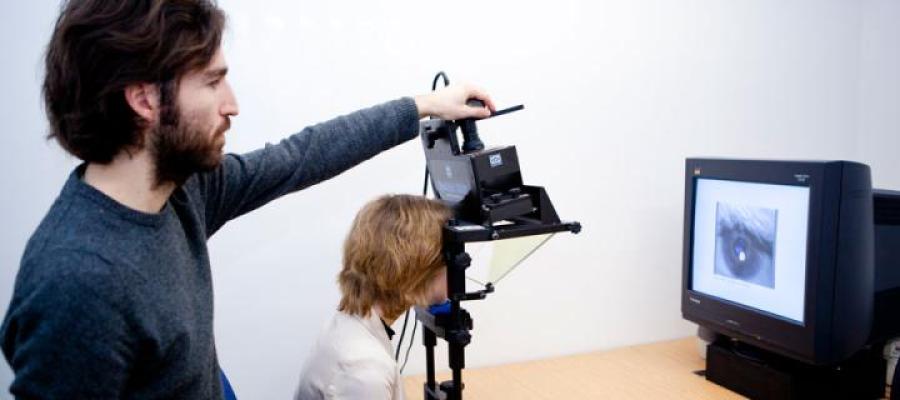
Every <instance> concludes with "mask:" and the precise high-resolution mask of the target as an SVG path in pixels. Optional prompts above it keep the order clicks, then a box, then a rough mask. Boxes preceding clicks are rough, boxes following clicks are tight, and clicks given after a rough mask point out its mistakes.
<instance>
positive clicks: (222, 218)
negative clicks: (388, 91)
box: [0, 98, 418, 399]
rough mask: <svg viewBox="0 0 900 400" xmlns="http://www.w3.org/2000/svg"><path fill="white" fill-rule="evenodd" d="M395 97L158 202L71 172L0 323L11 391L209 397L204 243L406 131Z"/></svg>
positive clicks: (230, 163) (229, 161)
mask: <svg viewBox="0 0 900 400" xmlns="http://www.w3.org/2000/svg"><path fill="white" fill-rule="evenodd" d="M417 122H418V117H417V110H416V106H415V103H414V102H413V101H412V99H409V98H404V99H400V100H395V101H392V102H389V103H386V104H383V105H380V106H376V107H372V108H369V109H366V110H362V111H357V112H355V113H353V114H350V115H347V116H343V117H339V118H336V119H334V120H331V121H328V122H325V123H322V124H318V125H315V126H311V127H308V128H306V129H304V130H303V131H301V132H300V133H297V134H295V135H293V136H290V137H289V138H287V139H285V140H283V141H281V142H280V143H279V144H277V145H267V146H266V147H265V148H263V149H260V150H257V151H254V152H252V153H249V154H244V155H232V154H229V155H227V156H226V157H225V158H224V161H223V163H222V165H221V166H220V167H219V168H217V169H216V170H214V171H212V172H209V173H204V174H197V175H195V176H192V177H191V178H190V179H189V180H188V181H187V182H186V183H185V184H184V185H182V186H181V187H180V188H178V189H177V190H176V191H175V192H174V193H173V194H172V196H171V197H170V198H169V200H168V202H167V203H166V205H165V206H164V208H163V210H162V211H161V212H159V213H157V214H147V213H142V212H138V211H136V210H133V209H130V208H127V207H125V206H123V205H121V204H119V203H117V202H116V201H115V200H113V199H111V198H109V197H107V196H106V195H104V194H103V193H101V192H99V191H97V190H96V189H94V188H92V187H91V186H88V185H87V184H85V183H84V182H83V181H82V180H81V175H82V172H83V166H82V167H79V168H77V169H76V170H75V171H73V172H72V175H71V176H70V177H69V179H68V181H67V182H66V184H65V186H64V187H63V189H62V192H61V193H60V195H59V197H58V198H57V199H56V201H55V202H54V203H53V205H52V207H51V208H50V211H49V212H48V213H47V215H46V216H45V217H44V219H43V221H42V222H41V224H40V225H39V226H38V228H37V230H36V231H35V232H34V234H33V235H32V237H31V239H30V240H29V242H28V245H27V247H26V248H25V253H24V255H23V257H22V262H21V265H20V268H19V272H18V276H17V277H16V286H15V292H14V294H13V298H12V301H11V303H10V305H9V310H8V311H7V314H6V317H5V318H4V320H3V326H2V331H0V340H2V347H3V354H4V355H5V356H6V359H7V361H8V362H9V364H10V365H11V366H12V369H13V371H14V372H15V379H14V381H13V383H12V386H11V387H10V392H12V393H13V394H14V395H16V396H18V397H23V398H40V399H51V398H52V399H82V398H83V399H112V398H140V399H172V398H184V399H221V398H222V386H221V383H220V380H219V366H218V363H217V361H216V348H215V340H214V338H213V292H212V283H211V279H210V265H209V254H208V250H207V247H206V241H207V239H209V237H210V236H212V235H213V234H214V233H215V232H216V231H217V230H219V228H221V227H222V225H224V224H225V223H226V222H228V221H230V220H232V219H234V218H236V217H238V216H240V215H242V214H244V213H247V212H249V211H252V210H254V209H256V208H257V207H260V206H262V205H264V204H266V203H268V202H269V201H271V200H273V199H276V198H278V197H279V196H282V195H284V194H287V193H291V192H294V191H297V190H300V189H303V188H305V187H307V186H310V185H313V184H316V183H318V182H321V181H323V180H326V179H329V178H331V177H333V176H335V175H337V174H339V173H341V172H342V171H344V170H346V169H348V168H350V167H352V166H354V165H356V164H358V163H360V162H362V161H364V160H366V159H368V158H370V157H372V156H374V155H376V154H378V153H379V152H381V151H383V150H385V149H388V148H391V147H393V146H395V145H397V144H399V143H402V142H404V141H406V140H409V139H411V138H413V137H414V136H415V135H416V132H417V129H418V125H417Z"/></svg>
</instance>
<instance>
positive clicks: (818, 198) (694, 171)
mask: <svg viewBox="0 0 900 400" xmlns="http://www.w3.org/2000/svg"><path fill="white" fill-rule="evenodd" d="M825 167H826V165H825V163H822V162H797V161H765V160H724V159H688V160H687V163H686V172H685V222H684V238H685V240H683V243H684V249H683V274H682V277H683V281H682V289H683V290H682V313H683V314H684V317H685V318H687V319H689V320H692V321H694V322H696V323H698V324H700V325H703V326H706V327H708V328H710V329H713V330H715V331H718V332H720V333H723V334H726V335H728V336H732V337H735V338H737V339H741V340H744V341H748V342H751V343H753V344H756V345H758V346H760V347H763V348H767V349H769V350H772V351H777V352H779V353H781V354H784V355H787V356H790V357H793V358H797V359H800V360H805V361H814V359H815V349H816V338H817V334H820V333H822V331H823V330H824V329H827V327H826V326H825V324H823V322H825V321H824V320H823V318H821V317H820V318H817V312H818V313H819V314H820V315H828V313H830V310H824V309H823V308H827V305H828V304H831V298H830V296H831V293H832V291H831V290H820V289H825V288H820V286H821V285H822V284H823V283H826V284H827V282H830V281H832V280H833V277H832V278H831V279H828V277H825V276H821V275H822V274H829V275H833V265H834V259H833V257H829V256H828V255H827V254H822V249H823V243H824V242H828V241H833V240H834V239H835V238H834V237H833V236H834V235H833V234H828V233H826V234H824V236H823V232H831V233H833V232H834V231H835V229H830V230H827V229H823V227H824V226H823V224H832V223H833V221H835V218H836V215H837V212H838V204H839V203H838V202H837V201H836V197H839V196H840V192H839V190H837V191H835V188H834V187H829V186H828V185H826V182H827V181H828V179H827V177H826V173H827V172H828V171H826V168H825ZM838 178H839V177H838ZM698 179H717V180H727V181H737V182H750V183H763V184H775V185H788V186H802V187H808V188H809V217H808V220H807V243H806V246H807V247H806V281H805V295H804V296H805V300H804V307H803V323H798V321H794V320H791V319H789V318H785V317H783V316H779V315H777V314H773V313H771V312H767V311H764V310H759V309H756V308H752V307H749V306H746V305H742V304H740V303H736V302H733V301H730V300H726V299H723V298H720V297H716V296H713V295H709V294H705V293H703V292H700V291H697V290H693V287H692V284H693V271H692V264H693V248H694V237H693V227H694V201H695V198H696V192H697V191H696V183H697V180H698ZM832 186H834V185H832ZM838 186H839V185H838ZM837 189H839V187H838V188H837ZM826 247H829V246H826ZM832 248H833V246H832ZM829 264H830V265H831V266H832V268H823V266H827V265H829ZM814 266H817V267H814Z"/></svg>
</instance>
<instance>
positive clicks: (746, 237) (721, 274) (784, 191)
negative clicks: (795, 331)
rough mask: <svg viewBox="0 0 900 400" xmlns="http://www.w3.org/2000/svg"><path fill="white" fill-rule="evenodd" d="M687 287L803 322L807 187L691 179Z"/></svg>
mask: <svg viewBox="0 0 900 400" xmlns="http://www.w3.org/2000/svg"><path fill="white" fill-rule="evenodd" d="M695 188H696V191H695V198H694V222H693V235H694V237H693V249H692V252H693V254H692V260H693V262H692V265H691V286H692V289H693V290H695V291H698V292H701V293H704V294H706V295H709V296H714V297H717V298H720V299H723V300H727V301H730V302H733V303H736V304H739V305H741V306H744V307H749V308H752V309H754V310H758V311H762V312H765V313H769V314H773V315H776V316H779V317H782V318H784V319H787V320H788V321H790V322H793V323H796V324H800V325H802V324H803V323H804V320H803V310H804V298H805V297H804V296H805V293H804V292H805V287H806V247H807V246H806V241H807V231H808V218H809V187H808V186H795V185H777V184H763V183H753V182H742V181H730V180H719V179H704V178H698V179H697V180H696V186H695Z"/></svg>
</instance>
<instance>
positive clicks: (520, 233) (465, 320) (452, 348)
mask: <svg viewBox="0 0 900 400" xmlns="http://www.w3.org/2000/svg"><path fill="white" fill-rule="evenodd" d="M538 189H540V190H541V191H543V189H542V188H538ZM551 207H552V206H551ZM563 231H569V232H572V233H578V232H579V231H581V225H580V224H579V223H577V222H572V223H560V222H556V223H549V224H543V223H541V222H539V221H529V220H525V219H521V220H519V221H518V222H516V223H515V224H513V225H503V226H500V227H492V228H487V227H484V226H481V225H472V224H465V223H461V222H459V221H457V220H451V221H450V223H448V224H447V225H446V226H445V227H444V249H443V251H444V259H445V260H446V262H447V295H448V298H449V299H450V300H449V303H445V305H443V306H439V307H435V306H433V307H430V308H425V307H417V308H416V318H417V319H418V320H419V321H421V322H422V326H423V329H422V341H423V343H424V345H425V359H426V368H427V371H426V382H425V399H428V400H462V391H463V388H464V386H463V383H462V370H463V368H465V364H466V363H465V347H466V346H467V345H468V344H469V343H470V342H471V340H472V335H471V333H469V331H470V330H472V317H471V316H470V315H469V312H468V311H466V310H465V309H463V308H462V307H461V306H460V303H461V302H463V301H467V300H480V299H484V298H485V297H486V296H487V294H488V293H491V292H493V291H494V288H493V286H492V285H491V284H490V283H488V284H487V286H486V287H485V289H484V290H480V291H475V292H471V293H467V292H466V278H465V271H466V269H467V268H468V267H469V265H470V264H471V261H472V260H471V258H470V257H469V254H468V253H466V252H465V244H466V243H470V242H481V241H488V240H503V239H511V238H516V237H524V236H531V235H540V234H546V233H554V232H563ZM438 337H440V338H442V339H444V340H446V341H447V346H448V351H449V364H450V369H451V371H452V374H453V377H452V380H449V381H445V382H441V383H440V384H437V382H436V381H435V371H434V347H435V345H437V338H438Z"/></svg>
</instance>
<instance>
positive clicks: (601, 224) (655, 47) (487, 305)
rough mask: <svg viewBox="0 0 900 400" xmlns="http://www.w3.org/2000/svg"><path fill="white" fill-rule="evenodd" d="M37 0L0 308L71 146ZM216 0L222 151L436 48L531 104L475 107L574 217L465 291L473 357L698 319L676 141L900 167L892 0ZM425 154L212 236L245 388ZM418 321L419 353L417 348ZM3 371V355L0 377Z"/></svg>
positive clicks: (426, 60)
mask: <svg viewBox="0 0 900 400" xmlns="http://www.w3.org/2000/svg"><path fill="white" fill-rule="evenodd" d="M46 3H47V2H46V1H45V2H43V4H39V2H17V3H15V4H14V5H11V6H10V7H7V8H6V9H5V10H4V13H3V15H2V16H0V40H2V42H0V43H2V48H0V49H2V54H4V62H3V63H2V66H0V72H2V73H0V88H3V90H2V92H0V113H2V114H0V116H2V117H3V119H2V120H3V121H4V122H7V123H6V124H5V129H6V131H7V132H6V133H5V134H3V135H0V146H2V148H4V149H8V150H9V151H7V156H6V157H4V158H2V159H0V167H2V169H3V170H4V171H7V172H6V173H5V174H4V175H3V177H2V178H0V179H2V184H3V186H4V187H6V188H7V190H5V192H6V194H5V195H4V196H3V197H2V198H0V206H2V209H3V210H4V211H3V222H4V225H5V226H4V229H3V230H2V235H3V236H2V239H3V240H2V241H0V299H4V300H2V301H0V307H2V308H0V310H5V308H6V305H7V304H6V301H7V300H5V299H8V298H9V297H10V296H11V292H12V284H13V280H14V276H15V272H16V270H17V265H18V259H19V257H20V255H21V251H22V248H23V246H24V243H25V241H26V240H27V237H28V235H29V234H30V233H31V231H32V230H33V229H34V227H35V226H36V225H37V223H38V221H39V220H40V218H41V217H42V215H43V213H44V212H45V211H46V209H47V207H48V206H49V204H50V202H51V201H52V199H53V197H54V196H55V194H56V193H57V192H58V190H59V188H60V185H61V182H62V181H63V180H64V179H65V177H66V175H67V174H68V171H69V170H70V168H71V167H72V165H74V161H73V160H71V159H69V158H67V157H66V156H64V155H63V154H62V151H61V150H59V149H58V148H57V147H56V146H55V145H54V144H53V143H48V142H45V141H44V140H43V139H42V137H43V134H44V132H45V131H46V129H45V125H46V122H45V120H44V118H43V116H42V112H41V108H40V101H39V90H38V89H39V82H40V79H41V76H42V75H41V74H42V73H41V71H40V55H41V51H42V48H43V46H44V45H45V43H46V41H47V38H48V37H49V33H50V29H51V26H52V22H53V18H54V16H55V12H56V5H55V4H52V2H51V4H46ZM220 5H221V6H222V7H223V8H224V9H225V10H226V12H227V13H228V14H229V17H230V31H229V33H228V34H227V37H226V42H225V49H226V56H227V58H228V59H229V62H230V64H231V67H232V71H233V73H232V75H231V77H230V79H231V81H232V84H233V86H234V88H235V90H236V92H237V96H238V100H239V102H240V105H241V115H240V116H239V117H238V118H236V119H235V120H234V125H233V129H232V131H231V133H230V135H229V136H228V140H229V143H228V145H227V150H229V151H236V152H242V151H246V150H250V149H253V148H256V147H259V146H261V145H262V144H263V143H265V142H267V141H276V140H278V139H279V138H281V137H283V136H284V135H287V134H289V133H291V132H294V131H296V130H298V129H300V128H301V127H303V126H305V125H307V124H311V123H314V122H317V121H320V120H323V119H327V118H329V117H332V116H334V115H336V114H338V113H343V112H348V111H352V110H354V109H356V108H358V107H363V106H366V105H369V104H373V103H376V102H380V101H383V100H388V99H391V98H394V97H398V96H401V95H408V94H415V93H419V92H423V91H426V90H428V89H429V87H430V84H431V78H432V76H433V74H434V73H435V72H436V71H437V70H440V69H443V70H445V71H447V72H448V74H449V75H450V78H451V80H453V81H462V80H467V81H474V82H477V83H479V84H481V85H483V86H485V87H487V88H488V89H489V90H490V91H491V93H492V94H493V96H494V97H495V99H496V101H497V103H498V105H499V106H501V107H502V106H506V105H513V104H518V103H524V104H525V105H526V110H525V111H523V112H519V113H516V114H512V115H510V116H506V117H503V118H498V119H496V120H492V121H486V122H484V123H482V125H481V129H480V130H481V131H482V132H483V133H482V138H483V139H484V140H485V141H486V142H487V143H488V144H516V145H517V147H518V149H519V155H520V159H521V161H522V168H523V174H524V177H525V180H526V182H527V183H530V184H537V185H544V186H546V187H547V188H548V190H549V193H550V195H551V198H552V199H553V201H554V203H555V205H556V208H557V210H558V211H559V213H560V215H561V216H562V217H563V218H564V219H573V220H579V221H581V222H582V224H583V225H584V231H583V232H582V233H581V234H580V235H577V236H573V235H562V236H559V237H557V238H554V239H553V240H552V241H551V242H550V243H548V245H547V246H545V247H544V248H543V249H542V250H541V251H539V252H538V253H536V254H535V255H534V257H533V258H532V259H530V260H529V261H528V262H527V264H526V265H524V266H522V267H521V268H520V269H519V270H518V271H516V272H515V273H514V274H513V275H511V276H510V277H509V278H507V279H506V280H505V281H504V282H502V283H501V285H500V286H499V287H498V290H497V292H496V293H495V294H494V295H492V296H491V297H490V298H489V299H488V300H487V301H485V302H480V303H470V304H468V305H467V307H468V308H469V309H470V311H471V312H472V314H473V316H474V318H475V330H474V331H473V334H474V341H473V343H472V344H471V345H470V346H469V348H468V351H467V361H468V366H469V367H475V366H479V365H490V364H498V363H504V362H510V361H515V360H523V359H534V358H541V357H547V356H552V355H560V354H568V353H575V352H581V351H588V350H595V349H605V348H610V347H615V346H622V345H627V344H634V343H642V342H650V341H657V340H663V339H669V338H675V337H681V336H686V335H690V334H692V331H693V328H692V325H690V324H689V323H687V322H685V321H683V320H682V319H681V314H680V310H679V293H680V277H681V225H682V217H683V216H682V199H683V175H682V174H683V161H684V158H685V157H688V156H703V155H708V156H725V157H731V156H735V157H754V158H815V159H857V160H860V161H864V162H870V163H871V164H872V166H873V170H874V173H875V180H876V183H877V184H882V183H883V184H882V186H888V187H894V188H900V175H898V174H896V173H894V172H893V171H890V170H889V168H888V167H896V166H897V161H896V160H895V157H892V155H893V152H891V151H890V149H889V148H885V146H883V145H882V144H883V143H890V144H897V141H898V139H897V135H896V134H893V135H892V133H896V132H897V129H898V126H900V121H898V119H897V118H898V117H897V115H898V113H897V112H896V109H897V107H898V105H900V98H898V95H897V93H898V90H897V89H898V73H897V71H898V68H897V67H898V53H897V49H898V48H900V47H898V42H900V37H898V36H900V35H898V30H897V27H896V24H893V23H891V22H892V21H897V19H898V17H900V10H898V6H897V2H894V1H886V0H882V1H866V2H850V1H841V0H827V1H826V0H802V1H792V2H785V1H779V0H765V1H763V0H758V1H749V0H745V1H729V2H723V1H716V0H692V1H680V2H672V1H664V0H657V1H654V0H642V1H626V0H618V1H613V0H607V1H586V0H584V1H578V0H559V1H555V2H553V3H552V4H548V5H542V4H539V3H536V2H527V3H523V2H515V3H513V2H478V1H471V0H465V1H456V2H451V3H448V2H444V3H443V4H438V3H436V2H421V1H414V0H405V1H393V2H362V1H358V2H348V1H343V2H295V1H287V0H284V1H264V2H246V1H237V0H220ZM513 7H515V9H516V10H515V11H512V10H511V8H513ZM886 82H887V84H886ZM891 85H893V86H891ZM895 147H896V146H895ZM423 162H424V160H423V157H422V154H421V149H420V147H419V145H418V143H417V142H415V141H414V142H412V143H407V144H404V145H402V146H400V147H399V148H396V149H393V150H391V151H389V152H387V153H386V154H383V155H381V156H379V157H376V158H375V159H373V160H371V161H369V162H367V163H366V164H364V165H363V166H361V167H359V168H356V169H354V170H352V171H349V172H347V173H345V174H343V175H341V176H340V177H338V178H336V179H334V180H332V181H329V182H326V183H323V184H321V185H319V186H317V187H314V188H311V189H308V190H306V191H304V192H301V193H298V194H295V195H292V196H289V197H287V198H284V199H281V200H279V201H276V202H274V203H273V204H271V205H269V206H268V207H265V208H264V209H261V210H259V211H257V212H255V213H253V214H251V215H249V216H246V217H244V218H241V219H239V220H237V221H234V222H232V223H231V224H230V225H229V226H227V227H226V228H225V229H224V230H223V231H222V232H221V233H219V234H218V235H217V236H216V237H214V238H213V239H212V240H211V242H210V249H211V256H212V262H213V276H214V284H215V290H216V320H215V324H216V325H215V326H216V335H217V345H218V349H219V354H220V358H221V363H222V365H223V368H224V369H225V370H226V372H228V374H229V376H230V377H231V379H232V383H234V385H235V386H236V389H237V391H238V394H239V395H240V396H241V397H243V398H267V399H268V398H286V397H289V396H290V394H291V392H292V390H293V386H294V384H295V382H296V377H297V374H298V372H299V369H300V365H301V364H302V362H303V359H304V357H305V354H306V352H307V350H308V348H309V347H310V345H311V344H312V342H313V340H314V338H315V335H316V331H317V330H318V327H319V326H321V324H322V323H323V322H324V321H325V320H326V319H327V318H328V316H329V315H330V314H331V312H332V310H333V308H334V305H335V304H336V300H337V289H336V287H335V285H334V277H335V274H336V272H337V270H338V267H339V263H340V245H341V241H342V239H343V236H344V234H345V232H346V229H347V227H348V225H349V222H350V220H351V219H352V217H353V215H354V214H355V212H356V210H357V209H358V208H359V207H360V206H361V205H362V204H363V203H364V202H365V201H367V200H369V199H371V198H373V197H375V196H377V195H378V194H380V193H384V192H407V193H418V192H419V191H420V190H421V178H422V167H423ZM894 171H896V168H894ZM415 340H416V345H415V347H414V349H413V355H412V356H411V360H410V365H409V367H408V372H410V373H418V372H421V371H422V369H423V365H424V364H423V363H424V361H423V360H422V354H421V353H422V351H421V347H420V345H419V343H420V339H419V338H418V337H417V338H416V339H415ZM439 363H440V364H439V365H441V366H443V365H446V363H445V362H444V361H443V360H441V361H439ZM10 380H11V374H10V372H9V370H8V369H7V368H6V366H5V365H3V367H2V370H0V386H2V387H4V388H5V387H8V385H9V382H10Z"/></svg>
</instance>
